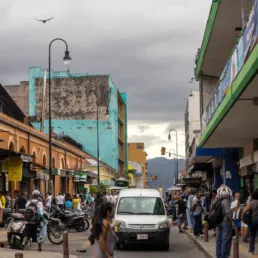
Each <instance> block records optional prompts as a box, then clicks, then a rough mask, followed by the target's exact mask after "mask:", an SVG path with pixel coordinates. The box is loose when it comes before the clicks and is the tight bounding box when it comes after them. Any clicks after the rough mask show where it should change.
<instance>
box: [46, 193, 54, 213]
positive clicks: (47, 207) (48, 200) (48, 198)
mask: <svg viewBox="0 0 258 258" xmlns="http://www.w3.org/2000/svg"><path fill="white" fill-rule="evenodd" d="M52 198H53V197H52V194H51V192H47V197H46V199H45V209H46V211H47V212H50V210H51V203H52Z"/></svg>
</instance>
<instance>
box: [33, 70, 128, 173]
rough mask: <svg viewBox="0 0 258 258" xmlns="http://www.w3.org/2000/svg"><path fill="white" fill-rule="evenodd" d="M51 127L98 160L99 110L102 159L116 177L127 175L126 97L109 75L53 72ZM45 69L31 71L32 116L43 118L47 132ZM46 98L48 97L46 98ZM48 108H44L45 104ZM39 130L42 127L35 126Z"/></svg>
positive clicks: (46, 131)
mask: <svg viewBox="0 0 258 258" xmlns="http://www.w3.org/2000/svg"><path fill="white" fill-rule="evenodd" d="M51 79H52V82H51V106H52V113H51V114H52V127H53V131H54V132H55V133H56V134H61V135H68V136H70V137H72V138H73V139H74V140H76V141H78V142H80V143H81V144H82V146H83V150H84V151H86V152H88V153H89V154H90V155H92V156H94V157H96V158H97V110H98V114H99V151H100V160H101V161H102V162H104V163H105V164H107V165H108V166H110V167H111V168H113V169H114V170H115V171H116V172H117V176H118V177H119V176H124V175H126V174H127V172H128V147H127V146H128V144H127V95H126V93H120V92H119V90H118V89H117V88H116V87H115V85H114V83H113V82H112V79H111V77H110V75H89V74H87V73H69V71H64V72H57V71H52V72H51ZM44 85H45V81H44V70H43V69H42V68H41V67H30V69H29V115H30V116H35V115H36V116H39V117H42V107H44V112H43V113H44V114H43V127H44V132H45V133H48V87H46V90H45V95H44V93H43V92H44ZM44 96H45V97H44ZM43 103H44V104H45V105H42V104H43ZM35 127H36V128H38V129H39V128H40V124H35Z"/></svg>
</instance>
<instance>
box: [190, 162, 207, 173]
mask: <svg viewBox="0 0 258 258" xmlns="http://www.w3.org/2000/svg"><path fill="white" fill-rule="evenodd" d="M189 170H190V172H195V171H210V170H212V163H194V164H193V165H192V166H191V167H190V168H189Z"/></svg>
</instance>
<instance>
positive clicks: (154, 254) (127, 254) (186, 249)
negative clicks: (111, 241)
mask: <svg viewBox="0 0 258 258" xmlns="http://www.w3.org/2000/svg"><path fill="white" fill-rule="evenodd" d="M77 255H78V254H77ZM79 257H82V258H83V257H87V258H88V257H91V248H89V250H88V252H87V253H86V254H82V255H79ZM132 257H134V258H145V257H148V258H167V257H173V258H187V257H191V258H202V257H204V255H203V254H202V252H201V251H200V250H199V249H198V248H197V247H196V246H195V245H194V244H193V243H191V242H190V240H189V239H188V237H187V236H186V234H184V233H182V234H180V233H178V229H177V227H172V228H171V235H170V250H169V252H167V251H159V250H157V249H155V248H154V247H152V246H150V245H147V246H146V245H145V246H140V247H139V246H138V247H136V246H133V247H132V246H128V247H127V248H126V249H125V250H123V251H118V252H116V253H115V256H114V258H132Z"/></svg>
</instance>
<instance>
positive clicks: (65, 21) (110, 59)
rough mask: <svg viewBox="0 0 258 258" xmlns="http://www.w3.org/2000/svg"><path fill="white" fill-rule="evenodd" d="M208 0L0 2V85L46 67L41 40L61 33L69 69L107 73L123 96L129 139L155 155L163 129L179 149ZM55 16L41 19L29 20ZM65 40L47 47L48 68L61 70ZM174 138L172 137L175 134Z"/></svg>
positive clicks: (181, 151) (45, 42)
mask: <svg viewBox="0 0 258 258" xmlns="http://www.w3.org/2000/svg"><path fill="white" fill-rule="evenodd" d="M210 4H211V0H198V1H192V0H108V1H104V0H91V1H90V0H76V1H72V0H55V1H53V0H44V1H38V0H24V1H21V0H11V1H10V0H1V1H0V23H1V26H0V39H1V43H0V46H1V48H0V53H1V55H0V56H1V62H0V83H2V84H3V85H6V84H18V83H19V82H20V81H23V80H28V67H29V66H42V67H43V68H45V67H47V57H48V44H49V42H50V41H51V40H52V39H54V38H56V37H61V38H64V39H65V40H66V41H67V42H68V44H69V48H70V52H71V56H72V58H73V62H72V65H71V72H88V73H90V74H111V76H112V79H113V82H114V84H115V85H116V86H117V87H118V88H119V90H120V91H121V92H127V94H128V101H129V103H128V115H129V120H130V121H129V130H128V131H129V140H130V141H140V142H142V141H143V142H145V145H146V150H147V152H148V154H149V158H153V157H157V156H160V147H161V146H165V147H166V148H167V149H168V150H169V149H174V148H175V141H173V142H170V143H169V142H168V141H167V135H168V130H169V129H170V128H175V129H177V130H178V132H179V154H181V155H184V121H183V117H184V110H185V105H186V99H187V96H188V95H189V93H190V91H191V89H196V88H197V84H190V83H189V81H190V79H191V78H192V77H193V68H194V59H195V54H196V51H197V49H198V47H200V45H201V41H202V36H203V32H204V28H205V24H206V21H207V17H208V13H209V8H210ZM52 16H54V17H55V18H54V19H53V20H51V21H50V22H49V23H46V24H43V23H40V22H37V21H35V20H34V19H45V18H49V17H52ZM63 50H64V46H63V45H62V43H61V42H57V43H55V45H53V47H52V53H53V54H52V60H53V61H52V68H53V69H55V70H64V65H63V62H62V58H63ZM174 139H175V137H174V138H173V136H172V140H174Z"/></svg>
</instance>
